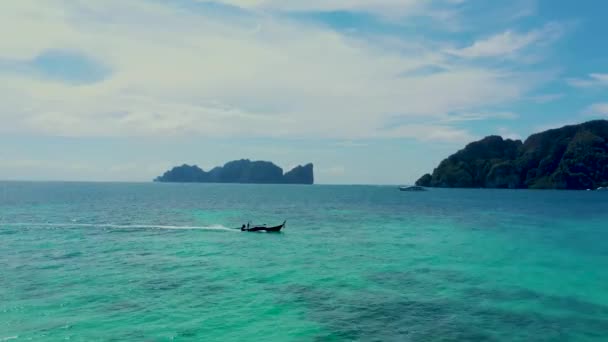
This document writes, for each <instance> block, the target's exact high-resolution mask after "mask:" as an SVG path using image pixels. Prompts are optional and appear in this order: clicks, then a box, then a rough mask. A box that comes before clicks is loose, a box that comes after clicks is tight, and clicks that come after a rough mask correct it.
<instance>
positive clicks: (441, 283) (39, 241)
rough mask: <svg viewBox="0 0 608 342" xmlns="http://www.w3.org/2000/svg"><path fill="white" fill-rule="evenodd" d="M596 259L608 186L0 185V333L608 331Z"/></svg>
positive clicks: (605, 239) (495, 334) (298, 337)
mask: <svg viewBox="0 0 608 342" xmlns="http://www.w3.org/2000/svg"><path fill="white" fill-rule="evenodd" d="M285 218H286V219H288V224H287V227H286V229H285V231H284V233H282V234H266V233H242V232H239V231H236V230H233V229H230V228H233V227H239V226H240V225H241V224H242V223H243V222H245V221H247V220H250V219H251V220H253V221H254V222H257V223H267V224H276V223H279V222H282V221H283V219H285ZM607 266H608V193H600V192H556V191H509V190H502V191H500V190H447V189H446V190H441V189H434V190H431V191H428V192H421V193H414V192H412V193H408V192H400V191H398V190H397V189H396V188H395V187H374V186H272V185H265V186H257V185H212V184H189V185H182V184H111V183H98V184H95V183H0V341H8V340H11V341H21V340H24V341H29V340H32V341H59V340H65V339H70V340H72V341H570V340H571V341H606V340H607V338H608V268H607Z"/></svg>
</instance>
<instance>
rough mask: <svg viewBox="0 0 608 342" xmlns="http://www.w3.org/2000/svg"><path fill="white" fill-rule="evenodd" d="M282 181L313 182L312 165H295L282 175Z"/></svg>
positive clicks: (292, 182) (293, 182) (291, 182)
mask: <svg viewBox="0 0 608 342" xmlns="http://www.w3.org/2000/svg"><path fill="white" fill-rule="evenodd" d="M283 182H284V183H287V184H313V183H314V182H315V178H314V174H313V165H312V164H306V165H304V166H296V167H295V168H294V169H293V170H291V171H289V172H287V173H286V174H285V176H283Z"/></svg>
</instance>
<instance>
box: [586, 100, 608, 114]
mask: <svg viewBox="0 0 608 342" xmlns="http://www.w3.org/2000/svg"><path fill="white" fill-rule="evenodd" d="M583 114H585V115H590V116H608V102H601V103H594V104H592V105H590V106H589V107H587V109H585V110H584V112H583Z"/></svg>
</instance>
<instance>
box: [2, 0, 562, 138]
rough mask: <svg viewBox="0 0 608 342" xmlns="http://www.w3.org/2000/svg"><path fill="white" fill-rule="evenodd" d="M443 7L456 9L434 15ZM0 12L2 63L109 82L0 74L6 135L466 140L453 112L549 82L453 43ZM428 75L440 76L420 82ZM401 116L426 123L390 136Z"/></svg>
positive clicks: (143, 10) (247, 20)
mask: <svg viewBox="0 0 608 342" xmlns="http://www.w3.org/2000/svg"><path fill="white" fill-rule="evenodd" d="M230 2H231V3H232V4H233V5H238V6H243V7H244V8H275V9H277V10H283V9H285V10H298V8H300V7H302V6H304V7H306V8H307V9H310V10H314V9H315V8H317V9H320V10H325V9H327V10H331V8H342V9H344V8H349V6H350V8H352V9H353V10H365V11H376V10H378V11H385V10H386V9H387V8H391V7H392V8H393V9H397V10H398V11H400V12H401V13H410V12H408V11H415V9H416V8H419V6H425V5H424V2H423V1H413V0H410V1H396V0H395V1H389V0H386V1H382V2H378V3H376V2H369V1H348V2H347V1H323V2H321V1H311V2H304V1H302V2H299V3H300V4H297V5H296V4H295V2H289V3H290V4H289V5H286V4H285V3H286V2H284V1H281V2H278V1H276V2H275V1H251V2H246V1H238V0H235V1H230ZM440 4H444V5H445V6H454V5H456V4H454V3H452V4H448V1H434V2H433V5H434V6H439V5H440ZM285 6H292V7H293V8H291V7H285ZM368 7H369V8H368ZM0 8H1V9H2V10H1V11H0V60H2V59H5V60H6V59H10V60H16V61H29V60H33V59H36V58H38V57H39V56H44V55H45V54H48V52H49V51H72V52H74V53H77V54H78V55H82V56H90V57H91V58H92V59H94V60H95V61H99V62H100V63H102V64H103V65H104V66H107V70H108V71H109V73H108V74H107V75H104V77H103V78H99V79H94V81H93V82H89V83H87V84H73V83H69V82H67V83H66V82H62V80H60V79H59V80H58V79H49V78H40V77H32V75H31V74H27V73H6V72H2V71H0V118H1V119H3V120H4V121H5V122H10V123H11V125H8V126H3V127H2V128H0V129H1V130H3V131H7V130H11V131H13V132H27V133H34V134H46V135H62V136H166V135H195V136H201V137H241V136H247V137H256V136H262V137H316V138H329V139H345V140H355V139H366V138H387V137H388V138H395V137H405V138H413V139H418V140H423V141H430V140H438V141H463V140H467V139H470V138H471V135H470V133H468V132H467V131H466V130H463V129H460V128H454V127H451V126H450V125H449V124H448V123H447V122H444V123H442V124H437V122H440V120H441V119H443V118H445V117H446V113H455V114H457V115H458V114H459V115H460V116H459V117H460V118H461V119H463V120H471V119H479V120H481V119H483V118H484V117H492V114H489V115H486V116H484V115H481V114H480V115H477V116H471V115H470V114H467V113H485V112H486V110H485V108H487V107H492V106H496V105H500V104H504V103H508V102H510V101H514V100H517V99H520V98H522V97H523V96H525V95H526V94H527V93H528V91H530V90H531V89H533V88H534V87H535V86H536V85H537V84H538V83H539V82H540V81H539V80H538V79H537V76H536V75H534V74H524V73H521V72H516V71H514V70H509V69H508V68H504V67H503V68H493V67H491V66H488V65H484V64H476V63H473V62H471V63H468V62H462V61H460V60H458V58H454V57H453V55H451V54H446V53H445V52H443V51H441V50H438V49H437V46H438V45H444V44H445V42H437V41H432V40H421V43H420V44H419V45H417V47H416V49H411V50H405V51H404V50H401V49H390V48H387V47H386V46H379V45H378V44H376V43H373V42H370V39H359V38H357V37H355V36H353V35H344V34H341V33H339V32H335V31H333V30H331V29H329V28H327V27H324V26H317V25H313V24H310V23H303V22H298V21H295V20H292V19H286V18H284V17H282V16H275V15H265V14H263V15H260V14H258V13H257V12H252V13H247V14H243V15H236V17H231V18H230V19H231V20H225V18H224V17H222V16H221V15H220V16H218V15H217V14H214V15H211V14H209V13H208V12H207V11H198V12H197V11H192V10H186V9H184V8H181V7H174V6H171V5H169V4H168V3H165V2H162V3H161V2H154V1H145V0H133V1H129V2H124V1H118V0H108V1H104V2H64V1H46V2H43V3H41V2H38V1H33V0H23V1H18V2H17V1H15V2H3V3H2V5H0ZM302 10H304V8H303V9H302ZM411 13H413V12H411ZM556 30H557V29H555V28H554V27H553V26H552V25H549V26H546V27H545V28H543V29H540V30H537V31H532V32H528V33H524V34H518V33H509V34H507V35H506V36H504V37H503V38H489V39H487V40H485V41H480V42H479V43H475V44H473V45H472V46H471V47H469V48H465V49H463V50H459V51H460V52H458V51H456V52H455V53H454V52H453V54H456V55H460V56H466V57H475V56H484V57H494V56H496V57H500V53H501V52H502V53H513V52H516V51H519V50H522V49H524V48H525V47H526V46H530V45H533V44H534V43H536V42H538V41H539V40H541V39H545V38H546V37H547V36H551V34H552V32H554V31H556ZM14 32H19V35H15V34H13V33H14ZM505 37H506V38H505ZM381 38H382V37H380V36H379V37H378V40H380V39H381ZM409 38H412V39H414V38H417V35H416V33H412V34H411V36H409V35H408V36H407V37H404V38H403V41H408V39H409ZM501 42H502V43H501ZM503 45H504V46H503ZM429 63H431V64H432V65H436V66H439V67H438V68H435V69H433V70H434V72H432V73H417V72H416V71H417V70H426V69H425V68H428V67H429ZM85 72H86V71H85ZM394 117H399V118H401V119H402V121H404V120H405V121H407V120H408V119H411V120H412V121H416V122H418V123H417V124H412V125H406V124H404V125H400V126H397V127H392V128H391V129H386V126H387V123H388V122H390V120H392V119H393V118H394ZM456 117H458V116H456Z"/></svg>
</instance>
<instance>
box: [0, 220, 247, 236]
mask: <svg viewBox="0 0 608 342" xmlns="http://www.w3.org/2000/svg"><path fill="white" fill-rule="evenodd" d="M1 226H8V227H32V228H87V227H89V228H108V229H169V230H219V231H229V232H239V233H240V232H241V231H240V230H239V229H234V228H229V227H225V226H222V225H211V226H171V225H154V224H152V225H150V224H112V223H25V222H19V223H0V227H1Z"/></svg>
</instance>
